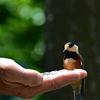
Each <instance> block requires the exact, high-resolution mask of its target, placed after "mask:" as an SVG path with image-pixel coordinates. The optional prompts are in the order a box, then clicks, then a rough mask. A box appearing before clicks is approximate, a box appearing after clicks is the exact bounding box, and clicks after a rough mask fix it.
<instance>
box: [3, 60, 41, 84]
mask: <svg viewBox="0 0 100 100" xmlns="http://www.w3.org/2000/svg"><path fill="white" fill-rule="evenodd" d="M7 61H8V60H7ZM7 61H6V62H7ZM3 71H4V76H3V77H4V79H5V80H6V81H7V82H15V83H21V84H24V85H27V86H37V85H40V84H41V83H42V81H43V76H42V74H40V73H39V72H37V71H35V70H30V69H24V68H23V67H21V66H20V65H19V64H17V63H16V62H14V61H12V60H9V61H8V62H7V63H6V67H4V68H3Z"/></svg>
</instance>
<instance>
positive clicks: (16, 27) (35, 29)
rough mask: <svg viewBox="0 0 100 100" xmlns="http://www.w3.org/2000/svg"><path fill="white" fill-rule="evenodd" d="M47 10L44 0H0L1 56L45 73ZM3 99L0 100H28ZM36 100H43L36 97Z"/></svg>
mask: <svg viewBox="0 0 100 100" xmlns="http://www.w3.org/2000/svg"><path fill="white" fill-rule="evenodd" d="M43 9H44V2H43V1H42V0H0V57H6V58H11V59H13V60H15V61H16V62H17V63H19V64H20V65H22V66H23V67H26V68H30V69H35V70H38V71H40V72H42V71H43V64H42V63H43V61H42V58H43V56H44V52H45V44H44V38H43V25H44V23H45V14H44V10H43ZM0 97H1V99H0V100H24V99H22V98H20V99H19V98H17V97H13V98H11V99H7V98H6V99H4V96H3V95H0ZM32 100H41V99H40V98H39V97H36V98H34V99H32Z"/></svg>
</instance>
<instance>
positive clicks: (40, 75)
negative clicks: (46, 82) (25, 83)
mask: <svg viewBox="0 0 100 100" xmlns="http://www.w3.org/2000/svg"><path fill="white" fill-rule="evenodd" d="M42 82H43V75H42V74H41V73H38V74H37V80H36V85H40V84H41V83H42Z"/></svg>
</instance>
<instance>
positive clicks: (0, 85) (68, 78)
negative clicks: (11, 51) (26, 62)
mask: <svg viewBox="0 0 100 100" xmlns="http://www.w3.org/2000/svg"><path fill="white" fill-rule="evenodd" d="M46 74H48V73H46ZM37 76H38V78H39V79H37ZM86 76H87V72H86V71H84V70H81V69H76V70H74V71H68V70H65V69H64V70H59V71H52V72H50V73H49V74H48V75H44V76H42V74H40V73H39V72H37V71H34V70H29V69H24V68H23V67H21V66H20V65H18V64H17V63H16V62H14V61H13V60H11V59H5V58H0V93H1V94H5V95H12V96H18V97H22V98H27V99H29V98H33V97H35V96H36V95H39V94H41V93H44V92H48V91H52V90H55V89H59V88H61V87H63V86H66V85H69V84H71V83H73V82H75V81H78V80H80V79H81V78H83V77H86ZM36 80H37V82H36Z"/></svg>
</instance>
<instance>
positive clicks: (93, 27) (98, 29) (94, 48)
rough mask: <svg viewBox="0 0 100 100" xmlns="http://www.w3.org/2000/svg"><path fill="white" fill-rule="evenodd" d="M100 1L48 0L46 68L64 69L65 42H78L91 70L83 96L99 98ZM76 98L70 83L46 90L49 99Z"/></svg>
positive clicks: (90, 98) (49, 69)
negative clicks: (57, 88) (49, 90)
mask: <svg viewBox="0 0 100 100" xmlns="http://www.w3.org/2000/svg"><path fill="white" fill-rule="evenodd" d="M99 4H100V1H99V0H97V1H94V0H92V1H90V0H46V24H45V43H46V53H45V70H46V71H51V70H58V69H62V68H63V66H62V59H63V53H62V51H63V46H64V44H65V43H66V42H69V41H72V42H75V43H77V44H78V45H79V47H80V53H81V55H82V57H83V60H84V65H85V70H87V71H88V77H87V78H86V89H85V97H84V100H100V95H99V89H100V85H99V84H100V81H99V80H100V67H99V65H100V61H99V59H100V53H99V50H100V42H99V41H100V13H99V11H100V6H99ZM65 99H66V100H73V92H72V88H71V87H70V86H67V87H64V88H62V89H59V90H56V91H51V92H48V93H46V100H65Z"/></svg>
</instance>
